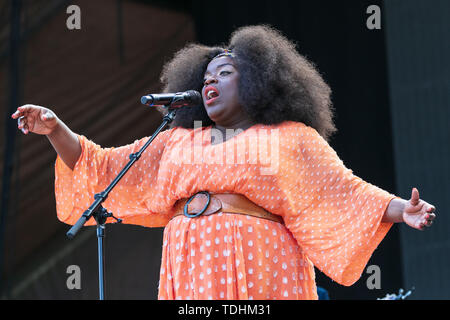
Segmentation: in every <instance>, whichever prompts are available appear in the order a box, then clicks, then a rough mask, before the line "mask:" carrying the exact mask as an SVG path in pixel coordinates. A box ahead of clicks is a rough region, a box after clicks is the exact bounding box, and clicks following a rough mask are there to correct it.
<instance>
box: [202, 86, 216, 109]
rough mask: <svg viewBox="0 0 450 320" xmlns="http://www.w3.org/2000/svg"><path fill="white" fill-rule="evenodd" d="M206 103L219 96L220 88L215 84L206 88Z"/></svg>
mask: <svg viewBox="0 0 450 320" xmlns="http://www.w3.org/2000/svg"><path fill="white" fill-rule="evenodd" d="M205 97H206V104H208V105H209V104H211V103H213V102H214V100H216V99H217V98H218V97H219V90H217V89H216V88H214V87H213V86H208V87H206V88H205Z"/></svg>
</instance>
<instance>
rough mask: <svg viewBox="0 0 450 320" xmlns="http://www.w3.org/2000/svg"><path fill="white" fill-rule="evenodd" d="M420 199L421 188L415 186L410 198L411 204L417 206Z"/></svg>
mask: <svg viewBox="0 0 450 320" xmlns="http://www.w3.org/2000/svg"><path fill="white" fill-rule="evenodd" d="M419 199H420V196H419V190H417V189H416V188H413V189H412V191H411V200H410V202H411V204H412V205H413V206H417V205H418V204H419Z"/></svg>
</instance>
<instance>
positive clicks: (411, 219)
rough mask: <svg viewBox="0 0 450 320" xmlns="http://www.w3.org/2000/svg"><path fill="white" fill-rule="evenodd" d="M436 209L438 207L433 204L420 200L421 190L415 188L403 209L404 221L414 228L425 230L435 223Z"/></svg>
mask: <svg viewBox="0 0 450 320" xmlns="http://www.w3.org/2000/svg"><path fill="white" fill-rule="evenodd" d="M435 211H436V208H435V207H434V206H433V205H431V204H429V203H427V202H425V201H423V200H420V197H419V191H418V190H417V189H416V188H413V189H412V192H411V199H410V200H409V201H408V202H407V203H406V205H405V209H404V210H403V221H404V222H405V223H406V224H407V225H409V226H410V227H412V228H414V229H418V230H423V229H425V227H430V226H431V225H432V224H433V220H434V219H435V218H436V215H435V214H434V212H435Z"/></svg>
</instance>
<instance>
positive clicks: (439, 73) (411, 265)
mask: <svg viewBox="0 0 450 320" xmlns="http://www.w3.org/2000/svg"><path fill="white" fill-rule="evenodd" d="M385 11H386V15H385V17H386V43H387V58H388V66H389V68H388V70H389V91H390V105H391V114H392V128H393V130H392V131H393V144H394V155H395V156H394V158H395V168H396V174H395V177H396V181H397V186H398V192H399V195H400V196H402V197H408V195H409V190H410V189H411V188H412V187H413V186H418V187H420V189H419V191H421V195H422V197H423V198H424V199H428V200H429V201H430V202H432V203H434V204H435V205H436V207H437V208H438V212H440V215H439V216H438V219H437V220H436V224H435V226H434V227H433V230H432V232H423V233H420V232H419V233H418V232H414V231H413V230H408V228H405V227H403V226H402V228H401V229H400V230H401V232H400V234H401V250H402V257H403V258H402V266H403V279H404V284H405V287H407V288H410V287H415V293H414V295H413V296H412V298H417V299H450V291H449V289H448V288H449V287H450V277H449V275H448V271H449V269H448V265H449V263H450V255H449V253H450V241H449V239H450V238H449V235H450V217H449V215H448V212H446V210H445V209H446V208H448V207H449V205H450V199H449V197H448V195H449V194H450V184H449V182H450V166H449V160H450V145H449V140H450V63H449V61H448V58H449V57H450V19H449V18H450V1H446V0H433V1H429V2H425V1H419V0H411V1H410V0H401V1H386V9H385ZM430 231H431V230H430Z"/></svg>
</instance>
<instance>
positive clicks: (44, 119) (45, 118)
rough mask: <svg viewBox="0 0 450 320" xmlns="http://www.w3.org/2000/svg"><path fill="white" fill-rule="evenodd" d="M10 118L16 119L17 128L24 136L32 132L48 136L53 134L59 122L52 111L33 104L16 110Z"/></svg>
mask: <svg viewBox="0 0 450 320" xmlns="http://www.w3.org/2000/svg"><path fill="white" fill-rule="evenodd" d="M11 118H13V119H18V121H17V128H18V129H20V130H22V132H23V133H24V134H28V132H33V133H36V134H42V135H48V134H50V133H52V132H53V130H54V129H55V128H56V126H57V125H58V121H59V119H58V117H57V116H56V114H55V113H54V112H53V111H52V110H50V109H47V108H44V107H40V106H36V105H33V104H25V105H23V106H21V107H19V108H17V111H16V112H14V113H13V114H12V116H11Z"/></svg>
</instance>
